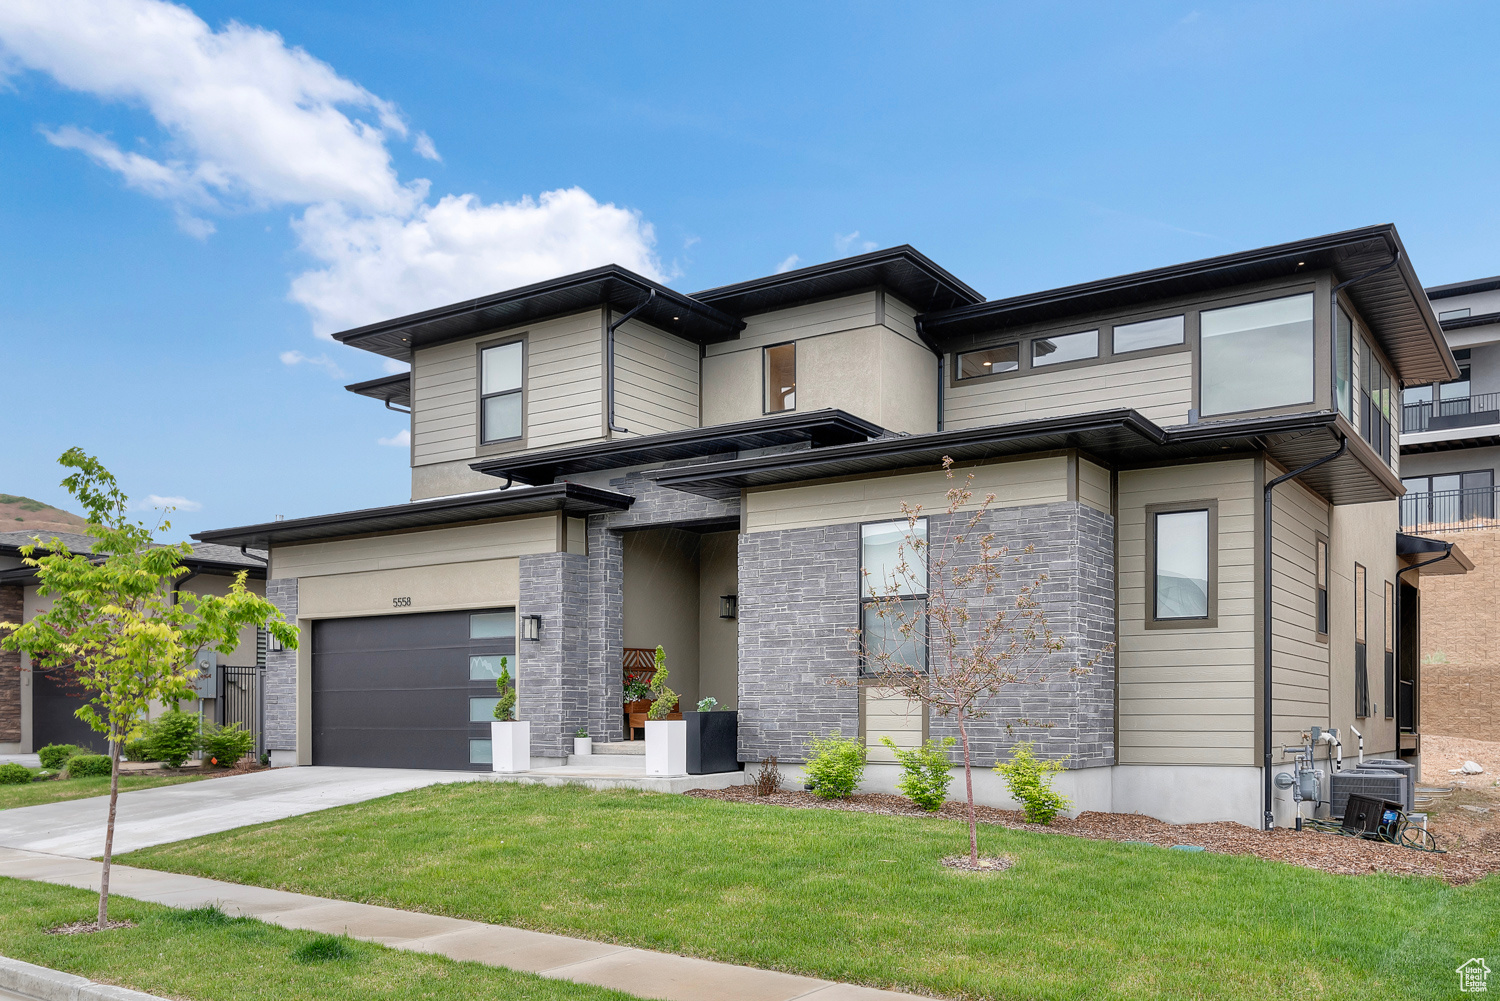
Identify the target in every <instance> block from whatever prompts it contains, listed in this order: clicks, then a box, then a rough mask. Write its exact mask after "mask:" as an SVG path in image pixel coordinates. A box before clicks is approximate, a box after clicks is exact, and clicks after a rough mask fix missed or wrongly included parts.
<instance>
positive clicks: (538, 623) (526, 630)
mask: <svg viewBox="0 0 1500 1001" xmlns="http://www.w3.org/2000/svg"><path fill="white" fill-rule="evenodd" d="M521 638H522V639H523V640H531V641H532V642H536V641H537V640H539V639H541V638H542V617H541V616H540V615H523V616H521Z"/></svg>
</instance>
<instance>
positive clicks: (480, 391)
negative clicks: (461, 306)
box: [474, 333, 531, 454]
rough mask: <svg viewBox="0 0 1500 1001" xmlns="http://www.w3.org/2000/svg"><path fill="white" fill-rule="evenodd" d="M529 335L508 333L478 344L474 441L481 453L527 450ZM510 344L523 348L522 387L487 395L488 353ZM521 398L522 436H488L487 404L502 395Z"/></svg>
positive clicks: (475, 346)
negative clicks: (485, 373)
mask: <svg viewBox="0 0 1500 1001" xmlns="http://www.w3.org/2000/svg"><path fill="white" fill-rule="evenodd" d="M527 340H528V338H527V335H526V334H525V333H521V334H508V335H506V336H505V337H498V338H495V339H494V340H489V341H480V342H479V343H477V344H475V345H474V438H475V441H476V442H477V448H478V450H479V452H480V454H490V453H493V452H510V451H516V450H519V449H524V448H525V447H526V419H527V412H528V407H527V396H528V395H529V393H528V392H527V389H528V382H529V380H528V378H527V371H526V367H527V362H528V361H529V359H530V355H531V350H530V345H529V344H528V343H527ZM510 344H519V345H521V385H520V387H519V388H517V389H506V390H502V391H501V392H498V393H486V392H485V391H484V353H485V352H486V351H489V350H491V349H492V348H503V347H506V346H507V345H510ZM517 394H519V395H520V397H521V433H520V434H519V435H516V436H514V437H511V438H490V439H486V438H485V436H484V401H485V400H488V399H493V398H497V397H501V396H514V395H517Z"/></svg>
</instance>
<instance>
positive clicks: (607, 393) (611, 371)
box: [507, 289, 656, 485]
mask: <svg viewBox="0 0 1500 1001" xmlns="http://www.w3.org/2000/svg"><path fill="white" fill-rule="evenodd" d="M655 298H656V289H652V290H651V294H650V295H648V296H646V298H645V300H644V301H643V302H642V303H641V304H640V305H639V306H637V307H635V308H634V309H632V310H631V311H630V312H628V313H626V314H625V315H624V316H622V317H620V318H619V319H618V320H616V321H615V322H614V323H611V324H610V325H609V327H608V328H606V330H605V336H604V340H605V344H606V351H607V357H606V358H605V365H606V366H607V367H608V371H607V372H606V373H605V376H604V403H605V410H606V413H607V414H608V416H609V424H608V425H607V426H608V428H609V430H611V431H619V432H621V433H623V434H629V433H630V431H629V429H628V428H622V427H620V426H618V425H617V424H615V331H616V330H618V329H619V328H620V327H621V326H623V325H624V324H625V323H626V322H628V321H629V320H630V318H631V317H633V316H635V314H637V313H639V312H640V311H641V310H643V309H645V308H646V307H647V306H649V305H651V300H653V299H655ZM507 485H508V484H507Z"/></svg>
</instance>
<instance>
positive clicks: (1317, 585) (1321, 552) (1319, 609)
mask: <svg viewBox="0 0 1500 1001" xmlns="http://www.w3.org/2000/svg"><path fill="white" fill-rule="evenodd" d="M1329 556H1330V549H1329V545H1328V536H1326V535H1324V534H1323V533H1322V532H1317V533H1315V534H1314V542H1313V631H1314V632H1315V633H1316V634H1317V640H1318V642H1319V643H1327V642H1328V631H1329V630H1330V629H1331V628H1333V625H1332V622H1331V621H1330V619H1331V615H1330V609H1329V606H1328V590H1329V588H1328V584H1329V578H1330V577H1331V567H1330V563H1329Z"/></svg>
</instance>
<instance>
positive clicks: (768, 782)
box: [751, 754, 781, 796]
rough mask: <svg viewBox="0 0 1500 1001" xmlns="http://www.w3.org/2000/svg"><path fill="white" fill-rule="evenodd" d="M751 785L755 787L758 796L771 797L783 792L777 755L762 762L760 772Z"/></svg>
mask: <svg viewBox="0 0 1500 1001" xmlns="http://www.w3.org/2000/svg"><path fill="white" fill-rule="evenodd" d="M751 784H752V785H754V786H755V795H757V796H769V795H771V794H772V793H774V792H780V791H781V769H780V768H777V767H776V755H774V754H773V755H771V756H770V757H769V758H766V759H764V760H762V761H761V763H760V771H758V772H756V773H755V778H754V779H753V781H752V783H751Z"/></svg>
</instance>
